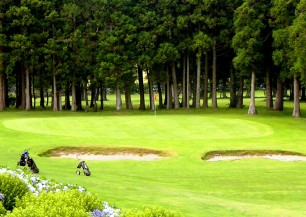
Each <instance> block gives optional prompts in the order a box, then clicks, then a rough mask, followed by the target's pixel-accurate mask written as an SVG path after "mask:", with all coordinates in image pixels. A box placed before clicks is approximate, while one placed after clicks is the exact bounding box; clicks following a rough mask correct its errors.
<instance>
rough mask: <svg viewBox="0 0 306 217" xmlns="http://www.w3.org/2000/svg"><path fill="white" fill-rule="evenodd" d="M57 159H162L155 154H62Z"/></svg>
mask: <svg viewBox="0 0 306 217" xmlns="http://www.w3.org/2000/svg"><path fill="white" fill-rule="evenodd" d="M58 157H60V158H74V159H76V158H77V159H81V160H100V161H112V160H136V161H152V160H158V159H162V158H163V157H161V156H159V155H157V154H145V155H137V154H112V155H95V154H66V153H62V154H60V155H59V156H58Z"/></svg>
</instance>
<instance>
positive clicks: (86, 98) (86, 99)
mask: <svg viewBox="0 0 306 217" xmlns="http://www.w3.org/2000/svg"><path fill="white" fill-rule="evenodd" d="M87 86H88V83H87V81H85V85H84V95H85V96H84V97H85V111H86V112H88V109H89V103H88V89H87Z"/></svg>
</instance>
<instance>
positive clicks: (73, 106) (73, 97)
mask: <svg viewBox="0 0 306 217" xmlns="http://www.w3.org/2000/svg"><path fill="white" fill-rule="evenodd" d="M71 98H72V103H71V111H76V106H77V105H76V88H75V81H73V82H72V86H71Z"/></svg>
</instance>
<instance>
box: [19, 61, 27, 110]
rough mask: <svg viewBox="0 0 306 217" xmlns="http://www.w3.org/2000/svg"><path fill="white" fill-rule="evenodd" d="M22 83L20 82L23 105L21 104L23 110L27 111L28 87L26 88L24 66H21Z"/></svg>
mask: <svg viewBox="0 0 306 217" xmlns="http://www.w3.org/2000/svg"><path fill="white" fill-rule="evenodd" d="M20 79H21V81H20V84H21V85H20V91H21V94H20V96H21V101H20V102H21V104H20V108H21V109H26V93H25V92H26V91H25V89H26V87H25V75H24V65H23V64H22V66H21V78H20Z"/></svg>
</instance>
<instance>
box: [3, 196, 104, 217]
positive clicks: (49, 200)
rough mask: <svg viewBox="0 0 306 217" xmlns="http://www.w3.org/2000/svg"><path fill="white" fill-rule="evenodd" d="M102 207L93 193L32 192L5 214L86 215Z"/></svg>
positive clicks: (71, 216) (79, 216) (21, 216)
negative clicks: (37, 193) (36, 193)
mask: <svg viewBox="0 0 306 217" xmlns="http://www.w3.org/2000/svg"><path fill="white" fill-rule="evenodd" d="M97 208H102V204H101V202H100V201H99V200H98V199H97V198H96V196H94V195H93V194H90V193H86V192H80V191H78V190H67V191H60V192H55V193H54V192H52V193H50V192H43V193H41V194H39V195H38V196H35V195H34V194H32V193H29V194H27V195H26V196H24V197H23V198H21V199H18V200H17V203H16V207H15V208H14V210H13V211H12V212H11V213H9V214H7V215H6V216H8V217H11V216H14V217H19V216H20V217H23V216H61V217H62V216H67V217H83V216H84V217H88V216H89V213H90V212H91V211H92V210H94V209H97Z"/></svg>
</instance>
